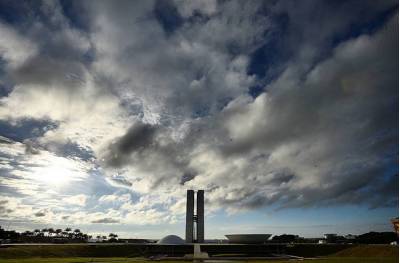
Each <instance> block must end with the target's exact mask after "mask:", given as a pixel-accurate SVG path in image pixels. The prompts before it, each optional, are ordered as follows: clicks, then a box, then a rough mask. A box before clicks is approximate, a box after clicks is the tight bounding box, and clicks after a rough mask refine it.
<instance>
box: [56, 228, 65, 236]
mask: <svg viewBox="0 0 400 263" xmlns="http://www.w3.org/2000/svg"><path fill="white" fill-rule="evenodd" d="M62 232H63V231H62V229H61V228H57V229H56V235H57V236H60V235H61V234H62Z"/></svg>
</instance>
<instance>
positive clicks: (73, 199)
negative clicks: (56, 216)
mask: <svg viewBox="0 0 400 263" xmlns="http://www.w3.org/2000/svg"><path fill="white" fill-rule="evenodd" d="M87 199H88V197H87V196H86V195H84V194H79V195H73V196H70V197H65V198H63V199H62V200H63V201H64V202H66V203H67V204H71V205H78V206H85V205H86V201H87Z"/></svg>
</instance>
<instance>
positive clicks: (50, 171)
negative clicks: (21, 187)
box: [32, 157, 84, 186]
mask: <svg viewBox="0 0 400 263" xmlns="http://www.w3.org/2000/svg"><path fill="white" fill-rule="evenodd" d="M49 159H50V160H51V161H50V160H49ZM49 159H48V160H47V161H46V164H45V165H42V166H37V167H35V168H34V169H33V173H32V179H34V180H36V181H39V182H41V183H45V184H48V185H53V186H63V185H66V184H68V183H69V182H71V181H76V180H79V179H80V178H82V177H84V175H83V174H82V171H80V169H79V165H77V164H76V163H75V162H74V161H72V160H69V159H65V158H59V157H55V158H54V157H52V158H49Z"/></svg>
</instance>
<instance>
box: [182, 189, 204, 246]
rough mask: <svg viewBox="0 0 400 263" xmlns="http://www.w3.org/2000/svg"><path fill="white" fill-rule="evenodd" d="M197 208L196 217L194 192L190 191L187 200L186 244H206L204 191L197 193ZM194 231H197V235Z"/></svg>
mask: <svg viewBox="0 0 400 263" xmlns="http://www.w3.org/2000/svg"><path fill="white" fill-rule="evenodd" d="M196 208H197V211H196V215H195V214H194V191H193V190H188V191H187V199H186V243H204V190H199V191H197V205H196ZM195 223H196V225H195ZM194 229H196V235H195V234H194Z"/></svg>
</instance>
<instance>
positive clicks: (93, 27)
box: [0, 0, 399, 239]
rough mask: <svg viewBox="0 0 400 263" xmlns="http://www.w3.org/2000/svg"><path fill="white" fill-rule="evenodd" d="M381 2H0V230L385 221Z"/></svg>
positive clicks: (389, 47) (270, 228)
mask: <svg viewBox="0 0 400 263" xmlns="http://www.w3.org/2000/svg"><path fill="white" fill-rule="evenodd" d="M398 31H399V30H398V3H397V1H375V0H363V1H361V0H358V1H351V0H350V1H328V0H326V1H320V0H315V1H312V0H306V1H294V0H293V1H291V0H285V1H280V0H275V1H255V0H254V1H241V0H233V1H214V0H202V1H200V0H191V1H183V0H163V1H161V0H159V1H151V0H143V1H123V0H121V1H111V0H109V1H103V0H98V1H97V0H96V1H87V0H86V1H85V0H84V1H61V0H60V1H56V0H54V1H12V0H0V225H1V226H2V227H3V228H6V229H16V230H19V231H24V230H33V229H35V228H44V227H53V228H65V227H72V228H80V229H81V230H82V231H84V232H88V233H91V234H93V235H96V234H98V233H110V232H114V233H117V234H119V236H120V237H131V238H133V237H137V238H161V237H163V236H165V235H167V234H177V235H180V236H181V237H183V236H184V228H185V226H184V221H185V197H186V190H187V189H195V190H197V189H204V190H205V211H206V218H205V235H206V239H207V238H223V237H224V235H225V234H232V233H271V234H283V233H291V234H297V235H301V236H305V237H319V236H322V235H323V234H324V233H339V234H349V233H352V234H362V233H365V232H369V231H392V226H391V224H390V219H391V218H392V217H396V216H398V213H399V209H398V205H399V199H398V196H399V195H398V193H399V183H398V182H399V181H398V180H399V178H398V170H399V169H398V149H399V137H398V135H399V122H398V120H399V115H398V113H399V112H398V108H399V88H398V87H399V86H398V85H399V84H398V79H399V75H398V72H399V64H398V63H399V61H398V57H399V49H398V47H399V42H398V39H399V32H398Z"/></svg>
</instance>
